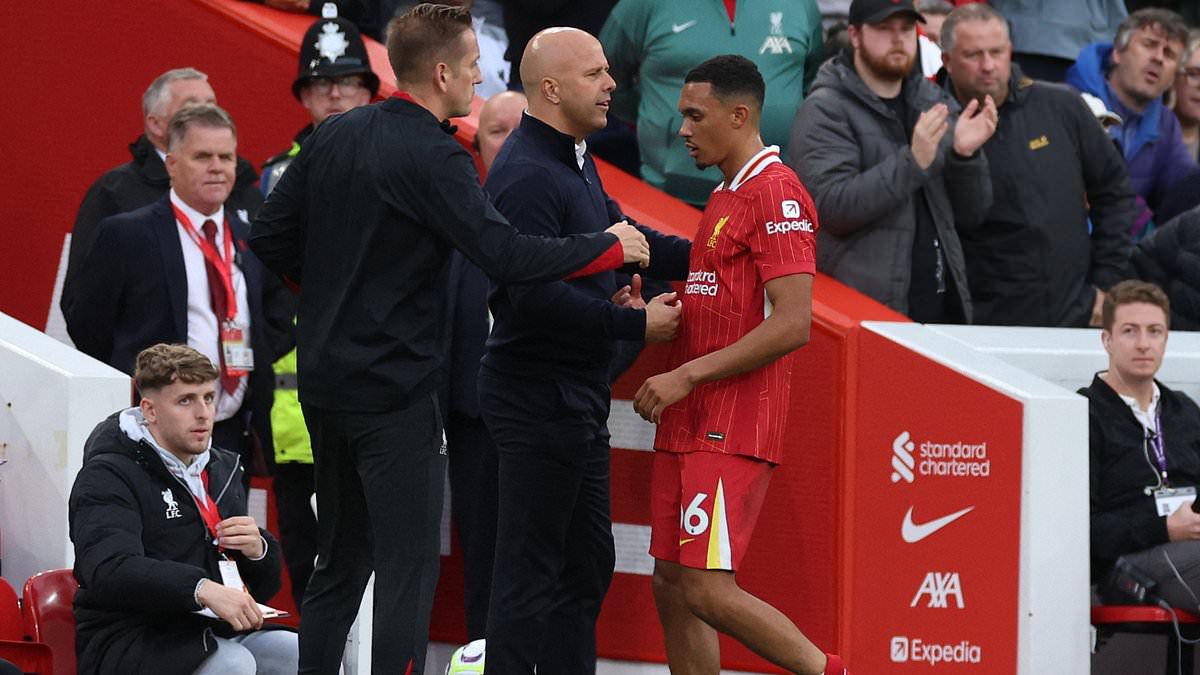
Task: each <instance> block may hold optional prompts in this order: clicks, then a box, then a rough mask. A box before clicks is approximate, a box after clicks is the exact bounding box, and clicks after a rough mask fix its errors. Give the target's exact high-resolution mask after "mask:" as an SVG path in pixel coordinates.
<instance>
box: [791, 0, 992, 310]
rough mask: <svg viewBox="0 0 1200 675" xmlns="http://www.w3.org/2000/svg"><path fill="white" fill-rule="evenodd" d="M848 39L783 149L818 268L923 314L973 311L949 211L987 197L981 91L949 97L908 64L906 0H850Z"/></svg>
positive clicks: (969, 219) (986, 110) (913, 41)
mask: <svg viewBox="0 0 1200 675" xmlns="http://www.w3.org/2000/svg"><path fill="white" fill-rule="evenodd" d="M849 19H850V27H849V29H848V32H849V36H850V44H851V47H852V49H851V50H850V51H847V52H844V53H842V54H841V55H839V56H837V57H834V58H833V59H831V60H830V61H828V62H826V63H825V65H823V66H822V67H821V70H820V72H819V73H818V74H817V79H816V82H815V83H814V84H813V90H812V93H811V94H810V95H809V98H808V99H806V100H805V101H804V104H803V105H801V106H800V110H799V111H798V112H797V113H796V119H795V121H794V122H793V124H792V138H791V143H790V145H789V150H788V160H789V163H790V165H791V166H792V168H794V169H795V171H796V173H797V174H798V175H799V176H800V180H801V181H803V182H804V184H805V185H807V186H808V189H809V191H810V192H811V193H812V196H813V198H814V199H815V201H816V204H817V211H818V214H819V215H820V218H821V229H820V231H819V232H818V234H817V239H818V245H817V268H818V269H819V270H820V271H821V272H824V273H825V274H829V275H830V276H833V277H834V278H836V279H837V280H839V281H841V282H842V283H845V284H848V285H850V286H853V287H854V288H856V289H858V290H859V291H861V292H863V293H865V294H867V295H869V296H871V297H872V298H875V299H876V300H878V301H879V302H882V303H883V304H885V305H887V306H889V307H891V308H892V309H895V310H896V311H898V312H901V313H903V314H906V315H908V316H909V317H910V318H912V319H913V320H914V321H921V322H940V323H955V322H970V320H971V300H970V293H969V292H968V289H967V277H966V267H965V264H964V262H963V253H962V246H961V245H960V243H959V240H958V236H957V235H956V234H955V229H954V228H955V222H956V221H957V222H959V223H960V224H970V225H973V224H977V223H978V222H979V221H980V220H981V219H982V218H983V216H984V215H985V214H986V213H987V211H988V208H989V207H990V206H991V202H992V193H991V181H990V179H989V176H988V169H987V160H986V159H985V158H984V157H983V155H982V153H980V152H979V148H980V147H981V146H982V145H983V144H984V142H986V141H987V140H988V139H989V138H991V136H992V134H993V133H994V132H995V130H996V120H997V112H996V105H995V103H994V102H993V101H992V99H991V98H990V97H988V98H985V100H984V102H983V103H982V104H980V103H979V102H978V101H971V102H970V103H969V104H968V105H967V107H966V109H965V110H962V111H961V115H959V114H958V113H959V110H960V106H959V105H958V103H957V102H956V101H955V100H954V99H953V98H952V97H950V96H949V95H948V94H946V93H945V92H943V91H942V90H941V89H940V88H938V87H937V85H935V84H933V83H932V82H929V81H928V80H925V79H924V78H922V77H921V75H920V72H919V71H917V72H914V71H913V63H914V61H915V60H916V55H917V34H916V22H917V21H923V20H924V19H923V17H922V16H921V14H920V13H919V12H917V11H916V10H915V9H913V5H912V1H911V0H902V1H900V2H895V3H893V2H892V1H891V0H854V2H853V3H851V5H850V16H849Z"/></svg>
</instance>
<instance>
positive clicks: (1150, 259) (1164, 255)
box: [1133, 208, 1200, 330]
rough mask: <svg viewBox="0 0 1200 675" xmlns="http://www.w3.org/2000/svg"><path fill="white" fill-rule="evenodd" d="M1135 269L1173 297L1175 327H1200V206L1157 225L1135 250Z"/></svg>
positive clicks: (1194, 328)
mask: <svg viewBox="0 0 1200 675" xmlns="http://www.w3.org/2000/svg"><path fill="white" fill-rule="evenodd" d="M1133 268H1134V271H1135V273H1136V274H1137V277H1138V278H1139V279H1142V280H1143V281H1149V282H1152V283H1155V284H1158V285H1159V286H1160V287H1162V289H1163V290H1164V291H1166V292H1167V297H1168V298H1170V300H1171V329H1172V330H1200V208H1195V209H1192V210H1191V211H1184V212H1183V213H1181V214H1180V215H1178V216H1176V217H1175V218H1174V219H1172V220H1170V221H1169V222H1167V223H1166V224H1165V225H1163V226H1161V227H1157V228H1155V229H1154V231H1152V232H1151V233H1150V234H1148V235H1146V238H1145V239H1142V240H1141V241H1139V242H1138V243H1137V246H1136V247H1135V248H1134V249H1133Z"/></svg>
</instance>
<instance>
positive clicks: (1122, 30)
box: [1113, 7, 1188, 52]
mask: <svg viewBox="0 0 1200 675" xmlns="http://www.w3.org/2000/svg"><path fill="white" fill-rule="evenodd" d="M1155 26H1158V27H1159V28H1161V29H1162V30H1163V32H1165V33H1166V34H1167V39H1168V40H1172V41H1175V42H1182V43H1185V44H1186V43H1187V41H1188V29H1187V24H1186V23H1184V21H1183V17H1182V16H1179V15H1178V14H1176V13H1175V12H1172V11H1171V10H1169V9H1163V8H1162V7H1144V8H1142V9H1139V10H1138V11H1136V12H1134V13H1133V14H1130V15H1129V16H1127V17H1125V20H1124V21H1122V22H1121V25H1120V26H1118V27H1117V36H1116V37H1114V38H1113V48H1114V49H1116V50H1117V51H1119V52H1123V51H1125V48H1126V47H1128V46H1129V41H1130V40H1132V39H1133V34H1134V32H1136V31H1137V30H1139V29H1142V28H1153V27H1155Z"/></svg>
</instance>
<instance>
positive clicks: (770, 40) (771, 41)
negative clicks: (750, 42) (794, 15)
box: [758, 12, 792, 54]
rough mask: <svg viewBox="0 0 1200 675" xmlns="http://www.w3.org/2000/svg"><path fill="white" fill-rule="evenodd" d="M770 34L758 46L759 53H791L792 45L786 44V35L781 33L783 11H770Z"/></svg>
mask: <svg viewBox="0 0 1200 675" xmlns="http://www.w3.org/2000/svg"><path fill="white" fill-rule="evenodd" d="M770 17H771V31H770V32H771V34H770V35H768V36H767V39H765V40H763V43H762V47H761V48H759V50H758V53H759V54H766V53H767V52H771V53H772V54H782V53H784V52H787V53H788V54H791V53H792V46H791V45H790V44H788V39H787V36H785V35H784V34H783V12H771V14H770Z"/></svg>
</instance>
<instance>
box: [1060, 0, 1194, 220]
mask: <svg viewBox="0 0 1200 675" xmlns="http://www.w3.org/2000/svg"><path fill="white" fill-rule="evenodd" d="M1185 42H1187V25H1185V24H1184V23H1183V19H1182V18H1180V16H1179V15H1178V14H1176V13H1175V12H1172V11H1171V10H1169V9H1161V8H1157V7H1152V8H1147V9H1140V10H1138V11H1136V12H1134V13H1133V14H1130V15H1129V17H1128V18H1127V19H1125V21H1124V22H1122V23H1121V27H1120V28H1118V29H1117V36H1116V37H1115V38H1114V39H1113V43H1112V44H1111V45H1110V44H1106V43H1102V42H1097V43H1094V44H1091V45H1088V46H1087V47H1084V49H1083V51H1081V52H1080V53H1079V59H1078V60H1077V61H1076V62H1075V65H1073V66H1071V68H1070V70H1068V71H1067V84H1070V85H1071V86H1073V87H1075V88H1076V89H1078V90H1080V91H1083V92H1086V93H1089V94H1092V95H1093V96H1097V97H1099V98H1100V100H1102V101H1104V105H1106V106H1108V109H1109V110H1111V111H1113V112H1115V113H1116V114H1118V115H1120V116H1121V120H1122V123H1121V124H1119V125H1115V126H1113V127H1110V128H1109V134H1110V135H1111V136H1112V137H1113V139H1114V140H1115V141H1116V142H1117V144H1118V145H1119V146H1120V147H1121V152H1122V153H1123V154H1124V155H1125V164H1126V166H1128V168H1129V179H1130V181H1132V182H1133V191H1134V192H1135V193H1137V196H1138V201H1139V202H1141V209H1140V213H1139V214H1138V216H1137V221H1136V222H1135V223H1134V224H1133V229H1132V230H1131V234H1132V235H1133V239H1134V241H1137V240H1139V239H1141V238H1142V237H1144V236H1146V234H1147V233H1149V232H1150V230H1151V229H1153V227H1154V225H1153V220H1154V211H1156V210H1158V209H1159V207H1160V206H1161V203H1162V200H1163V198H1164V197H1165V196H1166V195H1167V192H1168V191H1169V190H1170V189H1171V187H1172V186H1173V185H1174V184H1175V181H1177V180H1178V179H1180V178H1182V177H1183V176H1185V175H1187V174H1188V172H1190V171H1191V170H1192V169H1194V168H1195V166H1196V161H1195V160H1194V159H1193V158H1192V157H1190V156H1189V155H1188V153H1187V149H1186V147H1185V146H1184V145H1183V135H1182V133H1181V132H1180V130H1179V120H1178V119H1177V118H1176V117H1175V113H1173V112H1171V111H1170V110H1168V109H1167V107H1166V105H1164V104H1163V101H1162V96H1163V94H1165V93H1166V92H1167V90H1169V89H1170V88H1171V86H1172V85H1173V84H1174V82H1175V74H1176V73H1177V72H1178V71H1179V61H1180V58H1181V56H1182V55H1183V46H1184V43H1185ZM1160 222H1161V221H1160Z"/></svg>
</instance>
